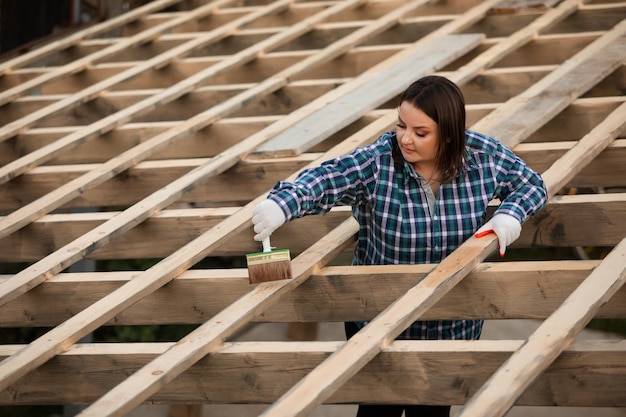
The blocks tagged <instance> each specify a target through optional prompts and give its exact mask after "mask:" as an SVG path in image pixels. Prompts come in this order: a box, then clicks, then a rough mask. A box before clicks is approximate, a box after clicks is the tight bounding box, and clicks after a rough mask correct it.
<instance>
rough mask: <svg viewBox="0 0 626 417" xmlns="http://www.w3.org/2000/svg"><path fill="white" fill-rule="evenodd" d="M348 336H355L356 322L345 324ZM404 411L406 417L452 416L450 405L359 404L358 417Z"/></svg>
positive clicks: (390, 415)
mask: <svg viewBox="0 0 626 417" xmlns="http://www.w3.org/2000/svg"><path fill="white" fill-rule="evenodd" d="M344 327H345V330H346V338H347V339H350V338H351V337H352V336H354V335H355V334H356V333H357V332H358V331H359V328H358V326H357V325H356V324H355V323H352V322H347V323H345V324H344ZM403 411H404V413H405V414H404V416H405V417H450V406H448V405H395V404H394V405H375V404H359V410H358V411H357V414H356V417H401V416H402V412H403Z"/></svg>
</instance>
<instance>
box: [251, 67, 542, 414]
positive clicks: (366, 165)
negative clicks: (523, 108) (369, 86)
mask: <svg viewBox="0 0 626 417" xmlns="http://www.w3.org/2000/svg"><path fill="white" fill-rule="evenodd" d="M495 198H497V199H499V200H500V202H501V203H500V205H499V207H498V208H497V209H496V211H495V213H494V215H493V217H492V218H491V220H489V221H488V222H487V223H485V224H484V225H483V222H484V220H485V216H486V212H487V205H488V204H489V202H490V201H491V200H493V199H495ZM546 201H547V192H546V189H545V186H544V184H543V180H542V178H541V177H540V175H539V174H537V173H536V172H534V171H533V170H531V169H530V168H529V167H528V166H527V165H526V164H525V163H524V161H522V160H521V159H519V158H518V157H517V156H515V154H514V153H513V152H512V151H511V150H509V149H507V148H506V147H505V146H504V145H502V144H501V143H499V142H498V141H497V140H495V139H493V138H491V137H489V136H486V135H483V134H480V133H477V132H473V131H469V130H466V129H465V100H464V98H463V94H462V93H461V91H460V89H459V88H458V87H457V86H456V85H455V84H454V83H453V82H451V81H450V80H448V79H446V78H444V77H439V76H428V77H424V78H422V79H420V80H418V81H416V82H414V83H413V84H411V85H410V86H409V88H408V89H407V90H406V91H405V92H404V94H403V95H402V97H401V99H400V105H399V107H398V123H397V125H396V129H395V132H387V133H384V134H383V135H381V136H380V137H379V138H378V139H377V140H376V141H375V142H374V143H373V144H371V145H368V146H364V147H362V148H358V149H356V150H355V151H354V152H352V153H351V154H349V155H345V156H340V157H338V158H335V159H333V160H330V161H327V162H325V163H323V164H321V165H320V166H318V167H315V168H311V169H306V170H304V171H303V172H301V173H300V175H299V176H298V178H297V179H296V180H295V181H294V182H279V183H278V184H277V185H276V186H275V187H274V188H273V189H272V190H271V192H270V194H269V196H268V199H267V200H265V201H263V202H262V203H261V204H259V205H258V206H257V207H255V209H254V210H253V219H252V222H253V224H254V231H255V233H257V234H256V235H255V240H259V241H260V240H263V239H264V238H265V237H267V236H269V235H270V234H271V233H272V232H273V231H274V230H276V229H277V228H278V227H280V226H281V225H282V224H283V223H285V222H286V221H289V220H292V219H294V218H297V217H301V216H305V215H309V214H319V213H325V212H327V211H329V210H330V209H331V208H332V207H333V206H335V205H350V206H352V212H353V215H354V217H355V218H356V220H357V221H358V223H359V225H360V228H359V234H358V240H357V244H356V249H355V253H354V258H353V261H352V263H353V265H384V264H418V263H438V262H440V261H441V260H442V259H443V258H445V257H446V256H447V255H449V254H450V253H451V252H452V251H454V250H455V249H456V248H457V247H459V246H460V245H461V244H462V243H463V242H464V241H465V240H467V239H468V238H469V237H470V236H472V234H476V236H478V237H480V236H483V235H485V234H488V233H491V232H494V233H495V234H496V235H497V238H498V244H499V250H500V256H504V253H505V251H506V247H507V246H509V245H510V244H511V243H512V242H513V241H515V239H517V238H518V237H519V234H520V232H521V225H522V223H523V222H524V221H525V220H526V218H527V217H528V216H530V215H532V214H534V213H535V212H537V211H538V210H539V209H541V208H542V207H543V206H544V205H545V203H546ZM365 324H366V323H363V322H358V323H346V324H345V326H346V336H347V337H348V338H349V337H351V336H352V335H353V334H355V333H356V332H357V331H358V330H359V329H360V328H362V327H363V326H364V325H365ZM482 325H483V321H482V320H442V321H417V322H415V323H413V324H412V325H411V326H410V327H409V328H408V329H406V330H405V331H404V332H403V333H402V334H401V335H400V336H398V339H411V340H432V339H440V340H441V339H446V340H448V339H462V340H472V339H478V338H479V336H480V332H481V330H482ZM403 411H405V412H406V414H405V415H406V417H412V416H448V415H449V412H450V407H449V406H416V405H407V406H403V405H400V406H396V405H391V406H390V405H360V406H359V410H358V414H357V416H358V417H366V416H377V417H381V416H390V417H391V416H398V417H399V416H400V415H402V412H403Z"/></svg>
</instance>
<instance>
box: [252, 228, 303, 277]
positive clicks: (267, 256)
mask: <svg viewBox="0 0 626 417" xmlns="http://www.w3.org/2000/svg"><path fill="white" fill-rule="evenodd" d="M246 261H247V262H248V279H249V281H250V284H258V283H260V282H267V281H277V280H281V279H290V278H292V272H291V257H290V254H289V249H279V250H272V246H271V245H270V238H269V237H266V238H265V239H264V240H263V252H257V253H249V254H247V255H246Z"/></svg>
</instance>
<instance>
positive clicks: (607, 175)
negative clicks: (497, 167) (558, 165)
mask: <svg viewBox="0 0 626 417" xmlns="http://www.w3.org/2000/svg"><path fill="white" fill-rule="evenodd" d="M261 126H263V125H261ZM250 128H252V127H250ZM242 130H243V128H242ZM259 130H260V129H256V132H258V131H259ZM243 131H247V130H243ZM202 138H203V135H197V136H196V137H194V138H186V139H188V140H189V141H190V142H191V141H193V143H201V144H202V142H201V140H202ZM576 143H577V142H574V141H570V142H558V143H541V144H536V143H535V144H526V143H523V144H520V145H519V146H517V147H516V148H515V151H516V153H517V154H518V155H519V156H520V157H522V158H524V160H525V161H526V162H527V163H528V164H529V166H530V167H531V168H533V169H535V170H536V171H538V172H542V171H544V170H546V169H548V168H549V167H550V165H551V164H552V163H554V162H555V161H557V160H558V158H559V157H561V156H562V155H564V153H565V152H566V151H567V150H568V149H571V148H572V147H573V146H574V145H575V144H576ZM204 144H206V142H204ZM219 145H220V144H219V143H216V147H218V146H219ZM227 148H228V147H227V146H226V145H224V146H223V148H222V147H219V148H218V149H219V151H222V150H223V149H227ZM181 152H185V151H184V150H181ZM625 153H626V140H624V139H622V140H618V141H616V142H615V143H613V144H612V145H611V146H609V147H607V148H606V149H604V150H603V151H602V152H601V153H600V154H599V155H598V157H597V158H595V159H593V160H592V161H590V163H589V164H588V165H585V166H584V169H583V170H582V171H580V172H579V173H577V174H576V175H575V176H573V177H572V178H571V179H568V181H567V182H566V183H565V184H564V186H565V187H568V188H569V187H613V186H618V187H619V186H623V185H624V182H623V181H622V180H621V178H623V176H624V175H626V166H625V165H624V164H623V160H624V159H623V158H624V157H625ZM320 155H321V154H320V153H312V154H303V155H301V156H299V157H295V158H280V159H274V160H267V159H264V160H250V159H246V160H245V161H243V162H240V163H237V164H236V165H235V166H233V167H232V168H230V169H228V170H227V171H225V172H223V173H221V174H219V175H216V176H215V177H213V178H211V179H210V180H209V181H207V182H206V183H204V184H202V185H201V186H199V187H197V188H195V189H194V190H192V191H190V192H189V193H187V194H185V195H184V196H182V197H181V199H180V200H179V201H181V202H188V203H192V204H197V205H200V206H202V205H204V204H213V205H222V206H223V205H229V204H231V205H232V204H237V203H238V202H245V201H247V200H249V198H250V194H253V195H258V194H260V193H263V192H265V191H267V190H269V189H270V188H271V187H273V186H274V184H275V183H276V181H277V179H279V178H285V177H286V176H288V175H290V174H291V173H293V172H294V171H297V170H300V169H302V168H303V167H304V166H306V165H307V164H308V163H310V162H311V161H313V160H316V159H317V158H319V156H320ZM208 161H209V159H208V158H206V159H205V158H197V159H196V158H194V159H192V158H186V159H183V160H176V159H172V160H157V161H149V162H140V163H138V164H137V165H136V166H135V167H133V168H129V169H128V170H127V171H125V172H124V173H122V174H119V175H117V176H116V177H114V178H112V179H110V180H109V181H107V182H105V183H103V184H101V185H99V186H97V187H95V188H94V189H93V190H88V191H85V192H84V193H83V194H81V195H80V196H79V197H77V198H76V199H74V200H72V202H71V203H68V204H66V205H65V206H66V207H106V206H113V207H115V206H126V205H130V204H133V203H135V202H136V201H137V199H138V198H142V197H145V196H147V195H149V194H150V193H152V192H154V191H155V190H157V189H159V188H161V187H163V186H165V185H167V184H169V183H170V182H172V181H174V180H176V179H177V178H179V177H181V176H182V175H184V174H186V173H188V172H190V171H191V170H192V169H196V168H197V167H199V166H202V165H203V164H205V163H207V162H208ZM95 167H96V165H93V164H82V165H54V166H45V167H39V168H35V169H33V170H32V171H31V172H30V173H28V174H25V175H24V176H22V177H21V178H20V180H19V181H15V182H13V183H8V184H4V185H3V186H2V187H0V190H1V191H2V192H1V193H0V208H1V209H3V210H16V209H18V208H20V207H22V206H24V205H25V204H29V203H31V202H33V201H35V200H36V199H37V198H39V197H41V196H42V195H45V194H47V193H50V192H53V191H54V190H55V189H57V188H59V187H62V186H63V184H65V183H67V182H69V181H73V180H76V179H77V178H79V177H80V176H81V175H86V174H88V173H89V172H90V170H91V169H93V168H95Z"/></svg>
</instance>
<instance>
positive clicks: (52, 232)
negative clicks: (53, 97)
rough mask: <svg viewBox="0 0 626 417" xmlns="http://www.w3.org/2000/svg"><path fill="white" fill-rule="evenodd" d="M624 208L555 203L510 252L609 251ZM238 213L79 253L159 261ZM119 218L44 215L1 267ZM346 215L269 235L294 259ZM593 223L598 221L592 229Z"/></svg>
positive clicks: (172, 212)
mask: <svg viewBox="0 0 626 417" xmlns="http://www.w3.org/2000/svg"><path fill="white" fill-rule="evenodd" d="M290 172H293V171H290ZM284 177H285V175H283V178H284ZM269 187H271V185H269V186H268V188H269ZM213 190H214V188H211V187H208V190H207V194H210V192H211V191H213ZM265 190H266V189H262V188H256V187H250V191H249V192H251V193H256V194H257V195H259V194H262V193H264V192H265ZM222 192H227V191H222ZM233 192H236V191H233ZM246 198H249V196H246ZM179 201H180V200H179ZM242 201H244V202H247V200H242ZM625 204H626V193H616V192H611V193H605V194H580V195H562V196H556V197H554V198H553V199H552V200H551V202H550V203H549V204H548V205H547V206H546V207H545V208H544V209H543V210H542V211H541V213H540V214H537V215H536V216H533V217H531V218H530V219H529V220H528V221H527V222H526V223H525V224H524V228H523V230H522V234H521V235H520V237H519V238H518V239H517V240H516V241H515V242H514V244H512V245H511V246H510V247H511V248H512V249H513V248H532V247H534V248H571V247H575V246H605V247H612V246H615V245H616V244H618V243H619V242H620V241H621V239H622V238H623V237H624V235H626V224H624V222H623V221H622V220H623V217H624V205H625ZM238 209H239V206H228V207H220V208H194V209H168V210H163V211H161V212H159V213H155V214H154V215H153V216H151V217H150V218H148V219H146V220H145V221H144V222H143V223H142V224H141V225H137V226H136V227H134V228H132V229H130V230H128V231H126V232H125V233H124V234H123V235H120V236H117V237H116V238H115V239H114V240H112V241H111V242H109V243H108V244H107V245H104V246H102V247H99V248H97V249H95V250H94V251H93V252H90V253H87V254H85V258H86V259H103V260H104V259H143V258H146V257H150V258H163V257H166V256H167V255H169V254H170V253H172V252H173V251H175V250H176V249H178V248H179V247H180V246H182V245H184V244H185V243H187V242H188V241H190V240H191V239H193V238H194V237H197V236H199V235H200V234H202V233H204V232H206V231H207V230H209V229H210V228H211V227H213V226H215V225H217V224H218V223H219V222H220V221H222V220H223V219H224V218H226V217H228V216H229V215H232V214H233V213H234V212H236V210H238ZM493 210H495V207H492V208H490V210H489V213H491V212H493ZM119 213H120V212H98V213H89V212H87V213H74V214H52V215H48V216H44V217H42V218H41V219H40V220H38V221H36V222H33V223H31V224H30V225H28V226H27V227H25V228H23V229H21V230H19V231H17V232H15V233H13V234H11V235H9V236H7V237H6V238H4V239H2V240H0V262H3V263H11V262H36V261H38V260H40V259H42V258H44V257H46V256H47V255H48V254H50V253H51V252H55V251H57V250H59V249H61V248H62V247H64V246H65V245H67V244H69V243H70V242H72V241H74V240H76V239H78V238H79V237H80V236H81V235H83V234H86V233H89V232H90V231H91V230H92V229H94V228H96V227H100V226H101V225H102V224H103V223H105V222H107V221H109V220H111V219H112V218H113V216H115V215H118V214H119ZM350 216H351V213H350V211H349V210H345V207H344V208H341V209H339V208H337V209H334V210H332V211H331V212H330V213H327V214H326V215H324V216H323V217H305V218H303V219H299V220H298V221H297V222H290V223H287V224H286V225H284V226H283V227H281V228H280V230H278V231H276V234H275V237H276V238H277V239H279V241H281V242H283V246H285V247H289V248H290V250H291V252H292V253H300V252H302V251H303V250H305V249H306V248H307V247H308V246H309V245H310V244H312V243H313V242H315V241H316V240H317V239H319V238H320V237H322V236H323V235H324V234H326V233H328V232H329V231H330V230H332V229H333V228H334V227H336V226H337V225H339V224H340V223H341V222H342V221H343V220H345V219H346V218H348V217H350ZM599 218H601V219H602V220H603V221H602V222H597V221H596V220H597V219H599ZM252 234H253V231H252V226H251V225H250V227H248V228H246V229H245V230H243V231H241V232H240V233H236V234H233V235H232V236H231V239H230V240H228V241H227V242H224V244H223V245H222V246H220V247H219V248H217V249H216V251H215V252H213V254H212V256H225V257H235V258H238V257H239V256H241V254H242V253H252V252H255V251H256V250H257V249H258V245H257V244H256V243H255V242H254V241H252V240H250V239H249V237H250V236H251V235H252Z"/></svg>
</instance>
